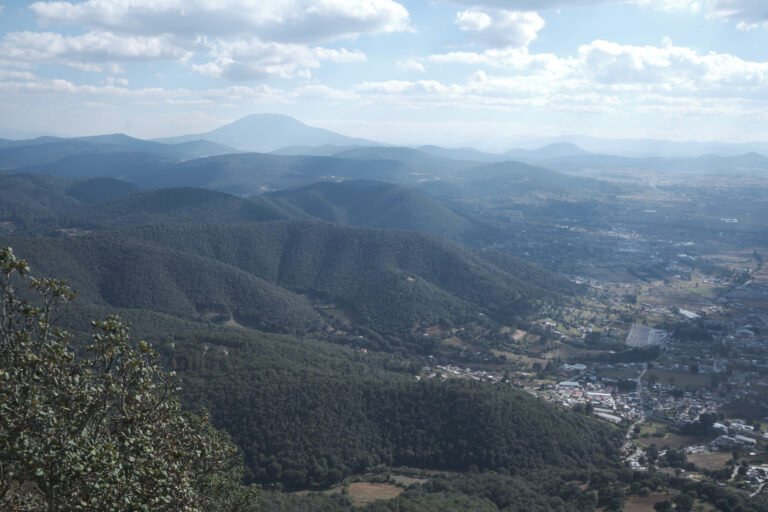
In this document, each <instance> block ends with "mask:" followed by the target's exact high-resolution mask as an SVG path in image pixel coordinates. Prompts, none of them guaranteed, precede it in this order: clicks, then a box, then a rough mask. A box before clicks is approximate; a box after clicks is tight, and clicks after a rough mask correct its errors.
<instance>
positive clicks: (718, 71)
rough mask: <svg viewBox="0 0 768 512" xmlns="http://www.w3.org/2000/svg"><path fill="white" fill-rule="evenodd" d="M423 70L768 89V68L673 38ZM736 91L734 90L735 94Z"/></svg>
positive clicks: (451, 60) (444, 61) (443, 57)
mask: <svg viewBox="0 0 768 512" xmlns="http://www.w3.org/2000/svg"><path fill="white" fill-rule="evenodd" d="M419 62H421V63H423V64H433V65H435V64H437V65H467V66H475V67H477V66H481V67H487V68H497V69H504V70H507V71H509V72H513V73H515V74H517V75H520V76H527V77H533V76H540V77H547V78H548V79H549V80H553V81H557V80H581V81H584V82H588V83H590V84H592V85H593V86H595V87H597V86H606V87H608V86H610V87H616V88H625V89H627V88H629V89H631V88H637V87H650V86H654V87H660V88H664V89H666V90H667V91H668V92H669V93H674V91H675V90H678V91H683V90H684V91H686V93H690V92H691V91H694V92H696V93H697V94H707V92H708V91H709V92H712V91H715V90H719V89H720V88H724V87H730V88H750V87H752V88H760V87H764V86H766V85H768V62H756V61H749V60H745V59H742V58H740V57H737V56H735V55H731V54H726V53H715V52H710V53H699V52H697V51H695V50H694V49H692V48H687V47H684V46H676V45H674V44H673V43H672V41H670V40H669V39H668V38H665V39H664V41H662V44H661V45H659V46H650V45H649V46H637V45H623V44H619V43H615V42H610V41H604V40H596V41H593V42H592V43H589V44H585V45H582V46H580V47H579V49H578V51H577V54H576V55H575V56H572V57H560V56H557V55H554V54H546V53H544V54H540V53H539V54H537V53H530V52H529V51H528V50H527V49H524V48H523V49H514V48H503V49H489V50H486V51H484V52H450V53H444V54H435V55H430V56H428V57H425V58H422V59H419ZM735 93H736V91H735V90H734V94H735Z"/></svg>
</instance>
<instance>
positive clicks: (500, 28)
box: [456, 7, 544, 48]
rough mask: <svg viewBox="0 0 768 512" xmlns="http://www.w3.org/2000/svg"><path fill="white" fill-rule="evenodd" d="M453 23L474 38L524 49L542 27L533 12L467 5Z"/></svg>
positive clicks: (540, 18) (493, 45) (497, 44)
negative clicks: (469, 6) (470, 6)
mask: <svg viewBox="0 0 768 512" xmlns="http://www.w3.org/2000/svg"><path fill="white" fill-rule="evenodd" d="M456 24H457V25H458V26H459V29H461V30H462V31H463V32H465V33H467V34H469V35H470V36H471V37H472V38H473V39H474V40H475V41H478V42H482V43H484V44H487V45H489V46H492V47H497V48H507V47H512V48H524V47H526V46H528V45H529V44H531V42H532V41H533V40H534V39H536V36H537V35H538V33H539V31H540V30H541V29H542V28H544V19H543V18H542V17H541V16H539V15H538V14H537V13H535V12H520V11H509V10H504V9H479V8H475V7H473V8H470V9H467V10H465V11H460V12H459V13H458V14H457V15H456Z"/></svg>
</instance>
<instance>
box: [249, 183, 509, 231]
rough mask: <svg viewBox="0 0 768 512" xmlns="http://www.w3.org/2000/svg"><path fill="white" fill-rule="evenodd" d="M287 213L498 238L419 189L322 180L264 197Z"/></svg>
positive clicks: (488, 229) (359, 224)
mask: <svg viewBox="0 0 768 512" xmlns="http://www.w3.org/2000/svg"><path fill="white" fill-rule="evenodd" d="M261 197H262V198H264V199H266V200H268V201H270V202H271V203H272V204H274V205H276V206H279V207H280V208H282V209H283V210H285V211H287V212H291V213H295V214H296V215H303V216H310V217H314V218H316V219H320V220H326V221H330V222H335V223H339V224H348V225H352V226H365V227H373V228H383V229H402V230H413V231H420V232H422V233H428V234H431V235H437V236H443V237H445V238H449V239H452V240H458V241H468V242H471V241H473V240H477V239H480V238H488V237H491V236H493V235H497V233H496V232H495V230H494V229H493V228H491V227H490V226H489V225H487V224H484V223H482V222H479V221H477V220H474V219H471V218H468V217H467V216H465V215H463V214H460V213H457V212H455V211H454V210H452V209H450V208H448V207H447V206H445V205H443V204H442V203H440V202H439V201H437V200H435V199H433V198H431V197H429V196H428V195H426V194H424V193H422V192H418V191H416V190H413V189H410V188H406V187H402V186H399V185H394V184H391V183H383V182H378V181H366V180H352V181H343V182H339V183H337V182H323V183H316V184H313V185H309V186H306V187H301V188H297V189H291V190H285V191H280V192H273V193H270V194H265V195H264V196H261Z"/></svg>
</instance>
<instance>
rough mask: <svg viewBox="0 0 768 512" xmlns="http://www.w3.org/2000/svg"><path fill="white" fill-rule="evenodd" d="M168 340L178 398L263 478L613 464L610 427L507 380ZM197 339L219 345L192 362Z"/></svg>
mask: <svg viewBox="0 0 768 512" xmlns="http://www.w3.org/2000/svg"><path fill="white" fill-rule="evenodd" d="M175 341H176V343H175V346H174V348H172V349H170V348H169V349H166V354H167V357H169V358H171V359H172V360H173V361H175V364H176V367H177V368H178V369H179V370H180V371H182V375H183V376H185V381H184V385H185V390H186V396H187V400H188V401H189V402H190V403H194V404H204V405H206V406H207V407H209V408H210V410H211V412H212V414H213V417H214V421H215V422H216V423H217V424H218V425H219V426H221V427H223V428H225V429H226V430H227V431H229V432H230V433H231V434H232V435H233V436H234V438H235V440H236V442H237V443H238V444H239V445H240V446H242V447H243V450H244V453H245V460H246V464H247V466H248V467H249V468H251V469H252V470H253V472H254V478H255V479H256V481H258V482H261V483H274V482H281V483H283V484H284V485H286V486H287V487H289V488H304V487H307V486H324V485H329V484H332V483H334V482H336V481H339V480H340V479H341V478H344V477H345V476H348V475H350V474H354V473H361V472H365V471H366V470H368V469H370V468H371V467H373V466H376V465H379V464H385V465H389V466H400V465H407V466H411V467H422V468H434V469H442V470H455V471H465V470H467V469H468V468H469V467H470V466H473V465H474V466H476V467H477V468H479V469H501V468H505V469H506V470H508V471H511V472H512V473H513V474H515V473H520V474H526V473H528V472H530V471H533V470H537V469H542V468H547V467H557V468H558V469H560V470H563V469H583V468H588V467H593V466H598V467H612V466H613V465H614V463H613V462H612V460H613V457H615V453H616V446H617V440H618V438H619V437H620V435H621V434H620V433H619V432H618V430H614V429H612V428H610V427H607V426H605V424H598V423H597V422H595V421H594V420H592V419H590V418H588V417H587V416H584V415H580V414H577V413H575V412H572V411H565V410H562V409H558V408H556V407H554V406H552V405H549V404H544V403H541V402H540V401H538V400H536V399H534V398H532V397H530V396H528V395H527V394H526V393H524V392H522V391H517V390H513V389H511V388H510V387H509V386H492V385H487V384H479V383H470V382H461V381H455V382H449V383H441V382H434V381H433V382H415V381H414V380H413V378H412V376H411V375H408V372H407V371H403V372H402V373H401V372H397V373H395V372H393V371H391V370H386V369H385V368H387V367H389V366H394V361H393V360H390V359H387V358H381V357H371V358H366V360H361V359H360V358H359V356H357V355H356V354H355V353H353V352H352V351H347V350H339V351H334V352H329V351H328V350H327V348H326V347H325V346H323V344H316V343H313V344H309V343H305V342H295V341H292V340H288V339H282V340H278V339H272V340H269V339H265V338H263V337H258V338H256V337H249V336H241V337H239V339H236V338H235V339H233V338H231V337H226V336H222V335H218V336H203V337H202V339H198V340H195V341H192V340H191V339H189V338H187V337H185V336H181V337H179V336H177V337H176V338H175ZM200 341H205V342H206V343H207V344H209V345H210V346H216V347H222V350H219V351H218V353H217V354H211V355H210V356H208V357H206V358H205V359H203V358H200V357H195V358H192V357H191V355H190V350H192V351H194V349H193V348H191V347H194V345H192V344H193V343H199V342H200ZM223 350H226V355H224V354H223ZM221 368H227V370H226V372H224V371H222V370H221Z"/></svg>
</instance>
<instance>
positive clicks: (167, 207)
mask: <svg viewBox="0 0 768 512" xmlns="http://www.w3.org/2000/svg"><path fill="white" fill-rule="evenodd" d="M288 217H289V216H288V215H287V214H285V213H284V212H282V211H281V210H279V209H277V208H275V207H274V206H272V205H270V204H267V203H265V202H264V201H263V200H261V199H260V198H258V197H256V198H254V199H253V200H248V199H242V198H239V197H236V196H233V195H230V194H225V193H223V192H216V191H213V190H207V189H201V188H164V189H158V190H148V191H143V192H139V193H136V194H131V195H128V196H124V197H120V198H117V199H115V200H112V201H106V200H105V201H102V202H101V203H100V204H98V205H95V206H92V207H90V208H85V209H81V210H79V211H77V212H75V213H72V214H69V215H65V216H63V218H62V223H63V224H65V225H69V226H73V227H79V228H85V229H100V230H101V229H114V228H119V227H126V226H139V225H144V224H183V223H187V224H231V223H241V222H262V221H270V220H280V219H287V218H288Z"/></svg>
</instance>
